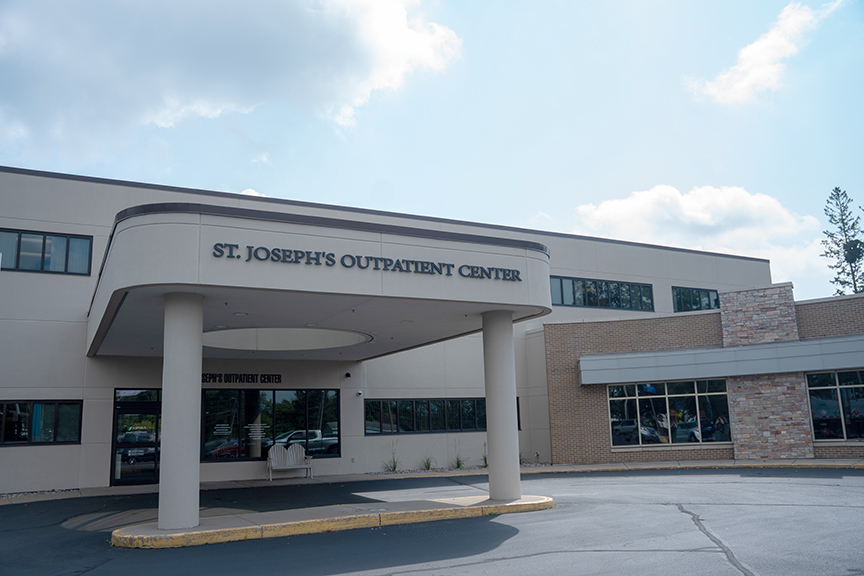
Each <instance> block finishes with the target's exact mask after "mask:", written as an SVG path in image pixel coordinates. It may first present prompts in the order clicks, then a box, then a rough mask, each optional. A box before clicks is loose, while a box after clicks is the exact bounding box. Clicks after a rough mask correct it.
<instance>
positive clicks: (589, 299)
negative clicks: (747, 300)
mask: <svg viewBox="0 0 864 576" xmlns="http://www.w3.org/2000/svg"><path fill="white" fill-rule="evenodd" d="M551 288H552V305H553V306H584V307H588V308H617V309H621V310H641V311H647V312H653V311H654V293H653V288H652V286H651V285H650V284H637V283H633V282H615V281H609V280H595V279H587V278H567V277H563V276H552V277H551ZM672 304H673V309H674V311H675V312H692V311H694V310H712V309H717V308H720V298H719V295H718V294H717V290H706V289H701V288H681V287H678V286H673V287H672Z"/></svg>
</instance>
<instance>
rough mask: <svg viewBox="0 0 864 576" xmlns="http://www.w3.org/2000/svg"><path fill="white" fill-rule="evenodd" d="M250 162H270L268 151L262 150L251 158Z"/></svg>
mask: <svg viewBox="0 0 864 576" xmlns="http://www.w3.org/2000/svg"><path fill="white" fill-rule="evenodd" d="M252 162H256V163H257V162H260V163H261V164H268V165H269V164H270V153H269V152H262V153H261V154H259V155H258V156H256V157H255V158H253V159H252Z"/></svg>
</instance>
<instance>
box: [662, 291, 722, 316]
mask: <svg viewBox="0 0 864 576" xmlns="http://www.w3.org/2000/svg"><path fill="white" fill-rule="evenodd" d="M703 292H706V293H707V294H706V296H707V298H708V307H707V308H705V307H703V306H702V304H703V300H702V298H703V294H702V293H703ZM685 302H686V304H685ZM714 304H716V306H715V305H714ZM694 305H698V306H699V307H698V308H694ZM719 309H720V293H719V292H718V291H717V290H715V289H713V288H688V287H686V286H672V312H675V313H679V312H704V311H706V310H719Z"/></svg>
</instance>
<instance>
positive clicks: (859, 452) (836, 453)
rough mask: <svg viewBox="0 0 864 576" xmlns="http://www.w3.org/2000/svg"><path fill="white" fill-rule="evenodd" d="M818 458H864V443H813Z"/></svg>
mask: <svg viewBox="0 0 864 576" xmlns="http://www.w3.org/2000/svg"><path fill="white" fill-rule="evenodd" d="M813 456H815V457H816V458H864V445H858V446H824V445H822V446H820V445H819V444H814V445H813Z"/></svg>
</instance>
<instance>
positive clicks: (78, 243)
mask: <svg viewBox="0 0 864 576" xmlns="http://www.w3.org/2000/svg"><path fill="white" fill-rule="evenodd" d="M92 244H93V238H92V237H91V236H70V235H68V234H52V233H48V232H29V231H22V230H0V254H2V255H3V260H2V262H0V266H2V269H3V270H20V271H26V272H51V273H54V274H79V275H85V276H89V275H90V260H91V252H92V250H91V246H92Z"/></svg>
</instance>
